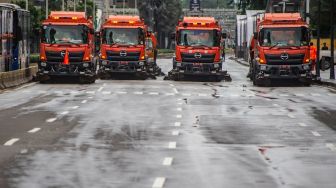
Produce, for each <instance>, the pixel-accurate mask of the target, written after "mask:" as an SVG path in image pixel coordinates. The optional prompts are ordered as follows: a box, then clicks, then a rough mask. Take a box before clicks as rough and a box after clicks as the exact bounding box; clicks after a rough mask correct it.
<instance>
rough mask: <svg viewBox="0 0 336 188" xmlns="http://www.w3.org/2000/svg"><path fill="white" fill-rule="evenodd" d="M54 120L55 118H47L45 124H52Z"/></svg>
mask: <svg viewBox="0 0 336 188" xmlns="http://www.w3.org/2000/svg"><path fill="white" fill-rule="evenodd" d="M56 120H57V118H49V119H47V120H46V122H47V123H52V122H54V121H56Z"/></svg>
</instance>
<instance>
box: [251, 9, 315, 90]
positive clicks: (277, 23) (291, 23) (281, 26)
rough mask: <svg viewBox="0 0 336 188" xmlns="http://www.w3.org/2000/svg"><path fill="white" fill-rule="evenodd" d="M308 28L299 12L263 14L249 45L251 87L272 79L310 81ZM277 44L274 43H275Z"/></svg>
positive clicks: (310, 63) (310, 65) (310, 64)
mask: <svg viewBox="0 0 336 188" xmlns="http://www.w3.org/2000/svg"><path fill="white" fill-rule="evenodd" d="M309 38H310V37H309V28H308V24H307V23H306V22H305V21H304V20H303V19H302V18H301V16H300V13H266V14H265V15H264V18H262V19H261V20H260V19H259V20H258V21H257V31H256V33H254V36H253V37H252V40H251V43H250V56H251V57H250V58H251V60H252V62H251V67H250V71H251V79H252V80H253V81H254V84H256V85H258V84H257V82H259V81H263V80H268V81H270V80H272V79H299V80H302V81H306V82H310V80H311V78H312V74H311V69H312V62H311V58H310V54H309V49H310V47H309ZM275 41H276V42H275Z"/></svg>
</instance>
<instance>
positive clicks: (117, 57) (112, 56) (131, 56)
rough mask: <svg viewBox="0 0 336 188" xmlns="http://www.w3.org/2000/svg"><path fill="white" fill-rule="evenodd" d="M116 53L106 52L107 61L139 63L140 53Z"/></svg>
mask: <svg viewBox="0 0 336 188" xmlns="http://www.w3.org/2000/svg"><path fill="white" fill-rule="evenodd" d="M121 54H122V53H121V52H116V51H106V55H107V59H108V60H110V61H139V59H140V52H126V53H124V54H122V55H121Z"/></svg>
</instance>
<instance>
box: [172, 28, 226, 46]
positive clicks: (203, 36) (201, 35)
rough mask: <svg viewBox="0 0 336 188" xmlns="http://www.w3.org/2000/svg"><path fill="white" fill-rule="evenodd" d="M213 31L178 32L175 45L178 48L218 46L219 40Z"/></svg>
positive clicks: (185, 30)
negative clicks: (178, 46)
mask: <svg viewBox="0 0 336 188" xmlns="http://www.w3.org/2000/svg"><path fill="white" fill-rule="evenodd" d="M217 36H218V35H217V32H215V31H214V30H187V29H184V30H180V31H179V35H178V38H177V44H178V45H180V46H209V47H213V46H218V44H219V42H220V38H219V37H217Z"/></svg>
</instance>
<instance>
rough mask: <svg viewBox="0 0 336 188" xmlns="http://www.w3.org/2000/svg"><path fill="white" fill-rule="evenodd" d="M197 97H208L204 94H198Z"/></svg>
mask: <svg viewBox="0 0 336 188" xmlns="http://www.w3.org/2000/svg"><path fill="white" fill-rule="evenodd" d="M198 96H199V97H206V96H208V95H207V94H205V93H199V94H198Z"/></svg>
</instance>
